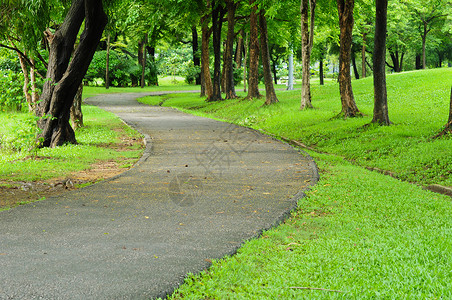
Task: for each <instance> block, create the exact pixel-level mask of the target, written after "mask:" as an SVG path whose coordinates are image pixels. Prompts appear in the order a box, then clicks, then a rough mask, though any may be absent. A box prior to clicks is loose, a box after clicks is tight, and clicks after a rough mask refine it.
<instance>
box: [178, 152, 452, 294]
mask: <svg viewBox="0 0 452 300" xmlns="http://www.w3.org/2000/svg"><path fill="white" fill-rule="evenodd" d="M310 154H311V155H312V156H313V158H314V159H315V160H316V162H317V163H318V165H319V167H320V174H321V180H320V181H319V183H318V184H317V186H316V187H314V189H313V190H312V191H310V192H308V197H306V198H304V199H302V200H301V201H300V202H299V207H298V209H297V210H296V211H295V212H294V213H293V214H292V216H291V217H290V218H289V219H288V220H286V221H285V222H284V223H283V224H281V225H280V226H278V227H277V228H275V229H272V230H269V231H267V232H264V233H263V235H262V236H261V237H259V238H257V239H253V240H251V241H249V242H247V243H245V245H244V246H243V247H242V248H241V249H239V251H238V253H237V255H234V256H232V257H227V258H225V259H223V260H219V261H214V262H213V266H212V267H211V268H210V269H209V270H207V271H204V272H203V273H201V274H200V275H194V276H193V275H192V276H189V277H188V278H187V279H186V282H185V284H184V285H182V286H181V287H180V288H179V289H178V290H177V291H176V292H175V293H174V294H173V295H172V297H170V299H449V298H451V297H452V282H451V280H450V278H451V277H452V269H451V264H452V244H451V243H450V241H451V239H452V216H451V214H450V212H451V208H452V207H451V203H450V198H448V197H447V196H443V195H436V194H433V193H431V192H428V191H424V190H422V189H421V188H419V187H417V186H415V185H411V184H409V183H403V182H400V181H398V180H396V179H394V178H391V177H388V176H384V175H381V174H378V173H375V172H371V171H367V170H365V169H362V168H360V167H358V166H355V165H352V164H350V163H349V162H346V161H344V160H342V159H340V158H337V157H332V156H328V155H322V154H317V153H314V152H310ZM293 287H304V288H318V289H324V290H316V289H296V288H293ZM327 290H334V291H340V292H333V291H327Z"/></svg>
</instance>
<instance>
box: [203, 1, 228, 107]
mask: <svg viewBox="0 0 452 300" xmlns="http://www.w3.org/2000/svg"><path fill="white" fill-rule="evenodd" d="M224 13H225V11H224V9H223V7H222V6H221V4H220V3H216V2H215V1H212V32H213V52H214V57H215V60H214V71H213V93H212V96H211V97H210V98H207V101H220V100H222V98H221V27H222V25H223V21H222V20H223V16H224Z"/></svg>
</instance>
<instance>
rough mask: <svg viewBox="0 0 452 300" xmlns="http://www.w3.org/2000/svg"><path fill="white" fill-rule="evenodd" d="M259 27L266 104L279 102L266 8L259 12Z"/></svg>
mask: <svg viewBox="0 0 452 300" xmlns="http://www.w3.org/2000/svg"><path fill="white" fill-rule="evenodd" d="M259 28H260V33H261V39H260V40H261V53H262V65H263V69H264V81H265V105H270V104H273V103H276V102H279V100H278V97H276V93H275V86H274V85H273V78H272V72H271V68H270V52H269V47H268V29H267V19H266V18H265V10H264V9H261V10H260V12H259Z"/></svg>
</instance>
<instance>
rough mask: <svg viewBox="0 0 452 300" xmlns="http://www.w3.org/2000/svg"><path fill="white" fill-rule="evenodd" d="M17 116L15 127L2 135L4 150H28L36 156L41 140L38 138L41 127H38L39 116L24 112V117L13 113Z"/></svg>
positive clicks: (0, 141)
mask: <svg viewBox="0 0 452 300" xmlns="http://www.w3.org/2000/svg"><path fill="white" fill-rule="evenodd" d="M11 118H15V119H16V122H14V125H13V126H14V128H13V129H12V130H10V131H9V133H8V134H4V135H2V136H0V145H1V148H2V149H3V150H6V151H12V152H27V153H30V154H32V155H33V156H36V151H37V149H38V145H39V140H37V139H36V137H37V135H38V133H39V128H38V127H37V125H36V124H37V117H36V116H34V115H32V114H24V115H23V117H22V118H19V117H18V116H16V115H11Z"/></svg>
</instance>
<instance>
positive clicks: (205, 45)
mask: <svg viewBox="0 0 452 300" xmlns="http://www.w3.org/2000/svg"><path fill="white" fill-rule="evenodd" d="M208 17H209V15H204V16H203V17H202V18H201V31H202V33H201V35H202V36H201V97H203V96H207V99H210V98H212V95H213V85H212V77H211V76H210V67H209V60H210V55H209V39H210V35H211V34H212V31H211V29H209V27H208V22H207V20H208Z"/></svg>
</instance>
